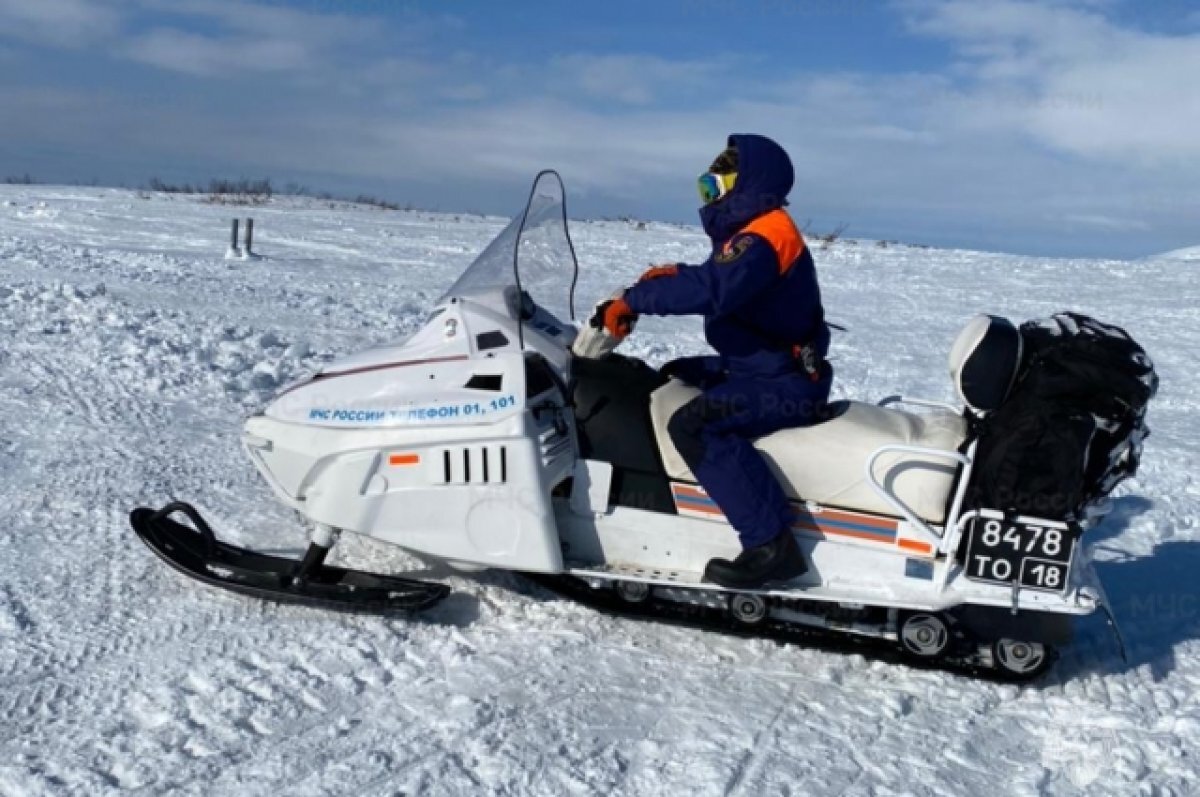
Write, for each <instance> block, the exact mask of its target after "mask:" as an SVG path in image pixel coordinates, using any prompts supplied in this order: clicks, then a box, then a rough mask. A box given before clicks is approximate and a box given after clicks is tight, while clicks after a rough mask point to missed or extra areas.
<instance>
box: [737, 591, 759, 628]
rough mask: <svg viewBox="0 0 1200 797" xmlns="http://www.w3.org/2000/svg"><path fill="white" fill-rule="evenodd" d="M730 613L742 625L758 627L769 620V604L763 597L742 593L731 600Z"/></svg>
mask: <svg viewBox="0 0 1200 797" xmlns="http://www.w3.org/2000/svg"><path fill="white" fill-rule="evenodd" d="M729 613H730V614H731V615H733V619H735V620H737V621H738V622H739V623H741V624H742V625H758V624H759V623H761V622H762V621H763V620H765V619H767V602H766V600H764V599H763V597H762V596H761V595H754V594H751V593H745V592H741V593H738V594H737V595H734V596H733V597H732V598H730V599H729Z"/></svg>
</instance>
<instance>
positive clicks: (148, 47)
mask: <svg viewBox="0 0 1200 797" xmlns="http://www.w3.org/2000/svg"><path fill="white" fill-rule="evenodd" d="M122 52H123V54H124V55H126V56H127V57H129V58H132V59H133V60H135V61H141V62H142V63H146V64H150V65H152V66H157V67H161V68H163V69H170V70H174V71H177V72H186V73H188V74H192V75H217V74H230V73H235V72H243V71H246V70H249V71H258V72H284V71H289V70H295V69H304V68H307V67H309V66H311V65H312V63H313V60H312V53H311V52H310V50H309V49H308V48H307V47H306V46H305V45H304V44H302V43H300V42H294V41H285V40H282V39H266V40H256V39H250V38H243V37H237V38H215V37H210V36H200V35H197V34H193V33H185V32H183V31H178V30H170V29H158V30H153V31H150V32H149V33H146V34H144V35H142V36H138V37H137V38H136V39H135V40H133V41H132V42H130V43H129V44H127V45H125V46H124V47H123V48H122Z"/></svg>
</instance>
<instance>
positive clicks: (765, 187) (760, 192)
mask: <svg viewBox="0 0 1200 797" xmlns="http://www.w3.org/2000/svg"><path fill="white" fill-rule="evenodd" d="M729 146H731V147H737V151H738V177H737V182H736V183H735V184H734V186H733V190H732V191H730V192H729V193H728V194H726V195H725V196H724V197H722V198H721V200H720V201H718V202H714V203H712V204H711V205H705V206H704V207H702V208H700V223H701V224H703V225H704V232H706V233H708V237H709V238H711V239H712V242H713V244H714V245H717V244H721V243H724V242H725V241H728V240H729V239H730V238H732V237H733V236H734V235H735V234H736V233H737V231H738V230H740V229H742V228H743V227H745V226H746V225H747V224H749V223H750V222H751V221H753V220H754V219H756V218H758V217H759V216H761V215H763V214H764V213H767V212H769V211H772V210H775V209H776V208H781V207H783V206H784V205H786V204H787V195H788V193H789V192H790V191H791V190H792V183H793V181H794V180H795V172H794V171H793V169H792V159H791V158H789V157H788V154H787V153H786V152H784V150H783V147H781V146H779V145H778V144H776V143H775V142H774V141H772V140H771V139H769V138H767V137H766V136H756V135H751V134H748V133H741V134H735V135H732V136H730V137H729Z"/></svg>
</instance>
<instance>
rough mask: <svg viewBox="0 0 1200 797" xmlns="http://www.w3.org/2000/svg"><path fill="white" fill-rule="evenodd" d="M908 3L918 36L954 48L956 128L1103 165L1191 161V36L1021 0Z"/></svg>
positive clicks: (1198, 122)
mask: <svg viewBox="0 0 1200 797" xmlns="http://www.w3.org/2000/svg"><path fill="white" fill-rule="evenodd" d="M906 7H908V8H910V9H915V10H914V11H912V13H913V16H912V26H913V29H914V30H915V31H917V32H920V33H922V34H924V35H929V36H936V37H939V38H942V39H945V40H947V41H948V42H950V43H951V45H953V46H954V47H955V48H956V51H957V52H958V53H959V57H960V58H961V67H962V68H961V70H960V73H959V74H960V76H961V77H963V78H964V79H965V81H964V85H962V86H961V87H960V88H959V89H957V90H956V91H957V92H959V96H960V97H961V98H962V99H963V100H964V101H963V102H961V103H958V104H957V108H956V110H957V111H958V113H957V114H951V117H952V119H953V121H955V122H956V123H960V124H964V125H967V126H971V127H974V128H980V127H985V126H986V127H991V128H1002V129H1006V130H1009V131H1011V132H1014V133H1020V134H1028V135H1032V136H1034V137H1035V138H1036V139H1038V140H1040V141H1042V142H1043V143H1045V144H1048V145H1051V146H1053V147H1055V148H1057V149H1059V150H1061V151H1064V152H1069V153H1072V154H1075V155H1081V156H1086V157H1090V158H1096V159H1100V160H1106V161H1109V162H1113V161H1121V160H1133V161H1137V162H1139V163H1144V164H1149V165H1163V164H1169V163H1172V162H1181V161H1183V162H1189V161H1194V160H1195V159H1196V158H1198V157H1200V135H1197V132H1196V131H1197V130H1200V92H1198V91H1197V90H1196V77H1195V76H1196V75H1200V34H1189V35H1174V36H1170V35H1164V34H1151V33H1144V32H1140V31H1135V30H1130V29H1125V28H1121V27H1118V26H1117V25H1116V24H1114V23H1112V22H1111V21H1109V20H1108V19H1107V18H1106V17H1104V16H1102V15H1101V14H1099V13H1097V12H1096V11H1094V10H1084V9H1081V8H1076V7H1072V6H1067V5H1045V4H1038V3H1033V2H1025V1H1024V0H970V2H967V1H966V0H939V1H937V2H919V3H916V4H913V3H909V4H907V6H906Z"/></svg>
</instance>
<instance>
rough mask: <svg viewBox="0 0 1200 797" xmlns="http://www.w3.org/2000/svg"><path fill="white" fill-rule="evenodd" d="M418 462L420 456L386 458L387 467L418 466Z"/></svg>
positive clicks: (398, 455)
mask: <svg viewBox="0 0 1200 797" xmlns="http://www.w3.org/2000/svg"><path fill="white" fill-rule="evenodd" d="M420 462H421V455H420V454H392V455H391V456H390V457H388V464H389V465H418V464H420Z"/></svg>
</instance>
